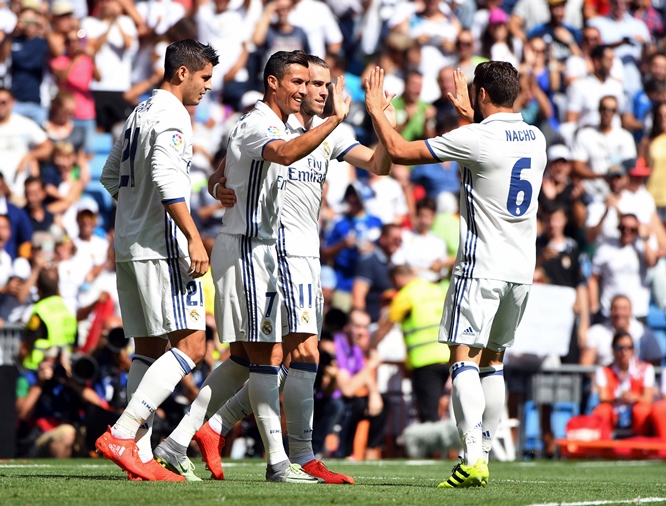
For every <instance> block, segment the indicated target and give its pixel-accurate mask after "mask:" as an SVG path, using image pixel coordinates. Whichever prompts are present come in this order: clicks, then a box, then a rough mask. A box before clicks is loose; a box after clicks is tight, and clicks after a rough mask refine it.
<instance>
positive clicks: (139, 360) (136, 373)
mask: <svg viewBox="0 0 666 506" xmlns="http://www.w3.org/2000/svg"><path fill="white" fill-rule="evenodd" d="M154 362H155V359H153V358H150V357H146V356H145V355H134V357H133V358H132V366H131V367H130V370H129V373H128V374H127V400H128V401H130V400H132V396H133V395H134V392H136V389H137V388H138V387H139V383H141V380H142V379H143V376H144V375H145V374H146V371H147V370H148V368H149V367H150V366H151V365H153V363H154ZM154 419H155V415H150V416H149V417H148V418H147V419H146V421H145V422H143V423H142V424H141V425H140V426H139V430H137V431H136V436H134V441H135V442H136V446H137V448H138V449H139V457H140V458H141V462H143V463H146V462H148V461H150V460H152V459H153V447H152V445H151V444H150V438H151V437H152V435H153V420H154Z"/></svg>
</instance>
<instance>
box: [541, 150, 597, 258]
mask: <svg viewBox="0 0 666 506" xmlns="http://www.w3.org/2000/svg"><path fill="white" fill-rule="evenodd" d="M546 153H547V155H548V166H547V167H546V172H545V174H544V177H543V183H542V185H541V193H540V194H539V207H541V208H544V207H547V206H552V205H553V204H557V205H562V206H564V209H565V212H566V216H567V224H566V227H565V229H564V233H565V235H567V236H568V237H571V238H573V239H575V240H576V241H577V242H578V244H579V246H580V245H582V244H584V230H585V229H584V227H585V217H586V214H587V209H586V207H585V190H583V187H582V185H581V184H580V183H579V182H576V183H573V182H572V180H571V171H572V164H571V159H572V157H571V151H570V150H569V148H568V147H566V146H565V145H564V144H553V145H552V146H550V147H549V148H548V151H547V152H546Z"/></svg>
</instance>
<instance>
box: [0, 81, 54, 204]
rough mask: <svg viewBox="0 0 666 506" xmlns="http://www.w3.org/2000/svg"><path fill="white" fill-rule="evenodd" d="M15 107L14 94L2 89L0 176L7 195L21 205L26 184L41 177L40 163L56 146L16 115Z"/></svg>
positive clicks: (33, 125) (30, 123)
mask: <svg viewBox="0 0 666 506" xmlns="http://www.w3.org/2000/svg"><path fill="white" fill-rule="evenodd" d="M13 108H14V96H13V95H12V92H11V91H10V90H9V89H7V88H0V160H2V170H1V171H0V173H2V176H3V178H4V180H5V182H6V184H7V185H8V192H11V194H12V195H14V197H15V198H17V200H18V201H19V202H20V200H21V196H22V195H23V183H24V182H25V180H26V178H27V177H28V175H33V176H36V175H38V172H39V167H38V163H39V162H42V161H45V160H47V159H48V158H49V156H51V151H52V149H53V144H52V143H51V141H50V140H49V139H48V137H47V136H46V133H45V132H44V130H42V128H40V126H39V125H38V124H37V123H35V122H34V121H33V120H31V119H30V118H27V117H25V116H22V115H21V114H19V113H17V112H14V111H13ZM8 195H9V193H7V194H6V195H5V196H8Z"/></svg>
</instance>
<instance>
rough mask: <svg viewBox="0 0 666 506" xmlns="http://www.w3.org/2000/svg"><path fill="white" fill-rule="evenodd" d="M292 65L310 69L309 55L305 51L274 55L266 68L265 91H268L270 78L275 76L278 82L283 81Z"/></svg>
mask: <svg viewBox="0 0 666 506" xmlns="http://www.w3.org/2000/svg"><path fill="white" fill-rule="evenodd" d="M290 65H301V66H303V67H305V68H308V67H309V64H308V55H307V54H305V53H304V52H303V51H278V52H277V53H273V54H272V55H271V57H270V58H269V59H268V61H267V62H266V67H265V68H264V90H268V76H275V78H276V79H277V80H278V81H282V78H283V77H284V76H285V75H286V74H287V71H288V70H289V66H290Z"/></svg>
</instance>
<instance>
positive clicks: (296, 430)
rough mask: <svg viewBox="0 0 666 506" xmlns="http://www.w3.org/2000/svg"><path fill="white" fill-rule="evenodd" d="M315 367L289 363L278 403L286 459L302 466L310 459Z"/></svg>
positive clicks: (306, 364)
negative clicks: (286, 443)
mask: <svg viewBox="0 0 666 506" xmlns="http://www.w3.org/2000/svg"><path fill="white" fill-rule="evenodd" d="M316 376H317V364H309V363H305V362H292V363H291V364H290V365H289V376H287V381H285V384H284V395H283V396H282V404H283V406H284V415H285V418H286V419H287V435H288V436H289V460H291V462H292V463H295V464H300V465H304V464H307V463H308V462H310V461H311V460H314V458H315V456H314V452H313V451H312V421H313V417H314V396H313V395H314V382H315V377H316Z"/></svg>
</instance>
